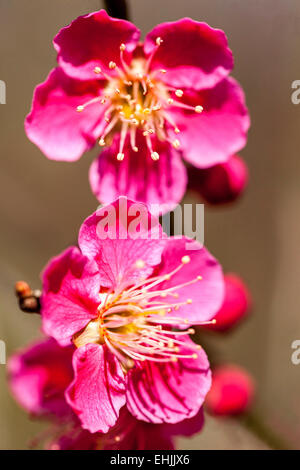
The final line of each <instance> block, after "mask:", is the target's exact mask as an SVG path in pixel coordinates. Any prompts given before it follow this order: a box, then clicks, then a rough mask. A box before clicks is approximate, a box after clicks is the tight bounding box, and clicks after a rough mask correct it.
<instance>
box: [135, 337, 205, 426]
mask: <svg viewBox="0 0 300 470" xmlns="http://www.w3.org/2000/svg"><path fill="white" fill-rule="evenodd" d="M185 341H186V343H187V344H188V343H192V341H191V340H190V339H186V340H185ZM180 352H181V353H183V354H190V352H191V350H190V349H186V348H182V349H181V351H180ZM197 355H198V358H197V359H179V360H178V362H177V363H174V362H169V363H157V362H151V361H146V362H143V363H139V364H138V365H137V366H136V367H135V368H134V369H132V370H131V371H129V372H128V386H127V407H128V409H129V411H130V412H131V413H132V414H133V416H135V417H136V418H137V419H141V420H143V421H148V422H151V423H163V422H166V423H178V422H179V421H182V420H184V419H186V418H191V417H193V416H195V415H196V414H197V413H198V411H199V409H200V407H201V405H202V404H203V401H204V398H205V395H206V394H207V392H208V390H209V388H210V385H211V372H210V368H209V363H208V359H207V356H206V354H205V352H204V351H203V349H200V350H199V351H197Z"/></svg>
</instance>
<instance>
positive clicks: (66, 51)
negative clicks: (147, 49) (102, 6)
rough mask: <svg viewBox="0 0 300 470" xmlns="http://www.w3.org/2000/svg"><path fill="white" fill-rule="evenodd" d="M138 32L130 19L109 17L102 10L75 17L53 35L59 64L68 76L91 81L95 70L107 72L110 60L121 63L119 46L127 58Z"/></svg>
mask: <svg viewBox="0 0 300 470" xmlns="http://www.w3.org/2000/svg"><path fill="white" fill-rule="evenodd" d="M139 37H140V31H139V30H138V29H137V28H136V26H134V25H133V24H132V23H130V22H129V21H124V20H120V19H117V18H111V17H110V16H109V15H108V14H107V13H106V11H105V10H100V11H97V12H94V13H90V14H88V15H85V16H80V17H79V18H76V20H74V21H73V22H72V23H71V24H70V25H68V26H66V27H65V28H62V29H61V30H60V32H59V33H58V35H57V36H56V37H55V38H54V47H55V49H56V50H57V52H58V58H57V59H58V63H59V65H60V66H61V67H62V68H63V69H64V71H65V72H66V73H67V74H68V75H70V76H71V77H74V78H77V79H80V80H93V79H94V78H95V73H94V69H95V67H99V66H100V68H101V69H102V70H103V71H104V72H109V73H110V75H112V73H111V70H110V69H109V63H110V62H115V63H116V64H117V65H120V45H121V44H125V46H126V52H127V54H128V56H129V57H128V58H130V56H131V54H132V52H133V51H134V49H135V48H136V45H137V43H138V40H139Z"/></svg>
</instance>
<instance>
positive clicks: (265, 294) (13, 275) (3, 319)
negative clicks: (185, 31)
mask: <svg viewBox="0 0 300 470" xmlns="http://www.w3.org/2000/svg"><path fill="white" fill-rule="evenodd" d="M100 3H101V2H100V1H99V0H51V1H50V0H48V1H46V0H28V1H26V2H25V1H24V0H0V79H1V80H4V81H5V82H6V85H7V104H6V105H0V155H1V170H0V190H1V199H0V220H1V239H0V241H1V243H0V259H1V271H0V302H1V303H0V305H1V316H0V339H2V340H5V342H6V344H7V352H8V354H10V353H12V352H13V351H14V350H15V349H16V348H18V347H21V346H23V345H25V344H27V343H28V342H29V341H30V340H31V339H33V338H34V337H36V336H37V334H38V331H37V330H38V328H39V319H38V318H37V317H29V316H26V315H25V314H21V313H20V312H19V311H18V309H17V307H16V302H15V298H14V295H13V284H14V282H15V280H17V279H26V280H28V281H29V282H30V283H32V285H34V286H37V287H38V286H39V277H38V276H39V272H40V271H41V269H42V267H43V266H44V264H45V263H46V262H47V261H48V259H49V257H51V256H53V255H55V254H57V253H58V252H60V251H61V250H62V249H64V248H65V247H66V246H67V245H68V244H69V243H70V242H73V241H75V239H76V236H75V234H76V233H77V231H78V228H79V226H80V224H81V222H82V220H83V219H84V218H85V217H86V216H87V215H88V214H89V213H91V212H92V211H93V210H94V209H95V208H96V201H95V199H94V197H93V196H92V194H91V193H90V189H89V184H88V178H87V174H88V169H89V165H90V163H91V161H92V155H91V154H87V155H85V156H84V157H83V158H82V159H81V160H80V161H79V162H77V163H73V164H68V163H58V162H52V161H49V160H47V159H46V158H45V157H44V156H43V155H42V154H41V152H40V151H39V150H38V149H37V148H36V147H35V146H34V145H33V144H31V143H30V142H29V141H28V140H27V139H26V136H25V133H24V128H23V121H24V117H25V115H26V114H27V112H28V111H29V108H30V103H31V98H32V92H33V89H34V87H35V86H36V85H37V84H38V83H39V82H41V81H43V80H44V78H45V77H46V75H47V74H48V71H49V70H50V68H51V67H52V66H54V65H55V53H54V50H53V48H52V46H51V41H52V38H53V36H54V35H55V34H56V33H57V31H58V30H59V29H60V28H61V27H62V26H65V25H66V24H68V23H69V22H70V21H71V20H72V19H74V18H75V17H77V16H79V15H81V14H85V13H88V12H91V11H94V10H96V9H98V8H99V6H100ZM130 6H131V12H132V19H133V21H134V22H135V23H136V24H137V25H138V26H139V27H140V28H141V29H142V32H143V34H145V33H146V32H147V31H148V30H149V29H151V28H152V27H153V26H154V25H155V24H157V23H160V22H163V21H171V20H176V19H178V18H180V17H183V16H191V17H192V18H194V19H195V20H201V21H207V22H208V23H209V24H210V25H211V26H213V27H218V28H222V29H223V30H225V32H226V34H227V35H228V39H229V44H230V47H231V48H232V50H233V52H234V56H235V63H236V66H235V70H234V76H235V77H236V78H237V79H238V80H239V81H240V82H241V84H242V86H243V87H244V89H245V92H246V96H247V103H248V106H249V109H250V113H251V118H252V128H251V132H250V134H249V142H248V146H247V148H246V149H244V150H243V152H242V153H241V154H242V156H243V157H244V158H245V159H246V161H247V163H248V165H249V167H250V175H251V180H250V186H249V189H248V191H247V194H246V195H245V197H244V198H243V200H242V201H241V202H240V203H239V204H237V205H235V206H233V207H227V208H222V209H217V210H208V209H206V215H205V222H206V226H205V236H206V244H207V246H208V248H209V249H210V250H211V251H212V252H213V253H214V254H215V255H216V256H217V257H218V258H219V259H220V261H221V262H222V264H223V265H224V269H225V270H226V271H236V272H238V273H240V274H241V275H242V276H243V277H244V279H245V280H246V281H247V282H248V284H249V286H250V288H251V290H252V293H253V297H254V299H255V311H254V314H253V316H252V318H251V319H250V321H248V322H247V323H245V324H244V325H243V326H242V327H240V328H239V329H238V330H237V331H236V332H235V334H234V335H232V336H228V337H226V338H221V339H216V340H212V342H213V343H214V346H215V347H216V348H217V350H218V354H219V356H220V357H222V358H224V360H228V361H234V362H237V363H239V364H241V365H243V366H245V367H247V368H248V369H249V370H250V371H251V372H252V374H253V375H254V376H255V378H256V381H257V384H258V396H257V400H256V405H255V413H256V415H257V416H258V417H259V419H260V420H261V421H262V423H263V424H264V426H267V427H268V428H270V429H271V430H272V431H273V432H275V433H276V434H278V435H279V436H280V437H281V438H283V439H284V440H286V441H287V442H288V444H289V445H290V446H292V447H294V448H300V404H299V394H300V380H299V377H300V366H298V367H297V366H294V365H292V363H291V360H290V356H291V352H292V350H291V342H292V341H293V340H294V339H300V315H299V299H298V297H299V271H300V249H299V235H300V221H299V196H300V188H299V176H300V159H299V144H300V133H299V125H300V105H299V106H296V105H293V104H292V103H291V91H292V90H291V83H292V81H293V80H296V79H300V60H299V59H300V57H299V44H300V3H299V0H163V1H162V0H131V1H130ZM38 428H39V425H38V424H36V423H30V422H29V420H28V418H27V416H26V414H25V413H24V412H23V411H21V410H20V409H19V408H18V407H17V405H16V404H15V402H14V401H13V400H12V398H11V397H10V395H9V392H8V389H7V385H6V377H5V367H4V366H1V365H0V448H25V447H26V443H27V441H28V439H29V438H30V437H31V436H33V435H34V434H35V433H36V432H37V429H38ZM263 445H264V444H263V443H262V442H261V441H258V440H257V439H256V438H254V437H253V436H252V434H251V435H250V434H249V433H248V431H244V429H243V428H240V427H239V426H236V425H235V424H234V423H233V422H232V421H229V422H221V423H219V422H215V421H211V420H208V426H207V427H206V428H205V430H204V432H203V434H202V436H200V437H197V438H195V439H193V442H192V444H190V443H187V442H186V441H185V442H183V443H182V444H181V446H183V447H184V446H185V447H186V448H189V446H194V448H222V447H223V448H232V447H237V448H260V447H263Z"/></svg>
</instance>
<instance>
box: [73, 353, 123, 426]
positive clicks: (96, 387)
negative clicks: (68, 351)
mask: <svg viewBox="0 0 300 470" xmlns="http://www.w3.org/2000/svg"><path fill="white" fill-rule="evenodd" d="M73 367H74V371H75V378H74V381H73V382H72V384H71V385H70V386H69V388H68V390H67V392H66V399H67V401H68V403H69V405H70V406H71V407H72V408H73V410H74V411H75V413H76V414H77V415H78V417H79V419H80V421H81V424H82V427H83V428H84V429H87V430H88V431H90V432H92V433H93V432H97V431H100V432H104V433H105V432H107V431H108V430H109V429H110V428H111V427H112V426H113V425H114V424H115V423H116V421H117V419H118V416H119V410H120V408H121V407H122V406H123V405H124V404H125V401H126V398H125V380H124V373H123V371H122V368H121V366H120V363H119V361H118V360H117V359H116V357H115V356H114V355H112V354H111V353H110V352H109V351H108V349H107V348H106V347H105V346H99V345H97V344H87V345H86V346H83V347H82V348H79V349H77V351H76V352H75V354H74V357H73Z"/></svg>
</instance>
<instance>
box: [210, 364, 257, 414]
mask: <svg viewBox="0 0 300 470" xmlns="http://www.w3.org/2000/svg"><path fill="white" fill-rule="evenodd" d="M254 392H255V384H254V380H253V378H252V377H251V375H250V374H249V373H248V372H247V371H246V370H244V369H242V368H241V367H239V366H236V365H221V366H219V367H217V368H216V369H214V370H213V374H212V386H211V389H210V391H209V393H208V394H207V397H206V401H205V405H206V408H207V410H208V411H209V412H210V413H211V414H213V415H219V416H221V415H223V416H226V415H237V414H241V413H245V412H246V411H248V410H249V407H250V406H251V404H252V402H253V398H254Z"/></svg>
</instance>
